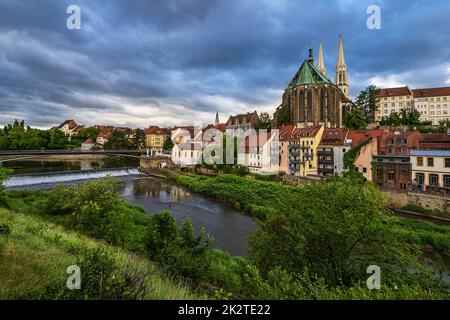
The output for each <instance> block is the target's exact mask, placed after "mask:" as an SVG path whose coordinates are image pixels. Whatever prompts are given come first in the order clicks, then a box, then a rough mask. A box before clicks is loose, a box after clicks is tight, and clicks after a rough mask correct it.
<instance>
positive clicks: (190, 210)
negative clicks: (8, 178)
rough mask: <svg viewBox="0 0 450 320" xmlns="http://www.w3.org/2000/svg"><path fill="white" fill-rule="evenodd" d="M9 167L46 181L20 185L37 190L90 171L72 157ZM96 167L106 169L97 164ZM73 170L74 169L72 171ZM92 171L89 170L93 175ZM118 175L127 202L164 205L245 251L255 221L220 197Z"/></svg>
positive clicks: (155, 208)
mask: <svg viewBox="0 0 450 320" xmlns="http://www.w3.org/2000/svg"><path fill="white" fill-rule="evenodd" d="M9 167H10V168H14V169H16V170H15V172H14V173H17V174H19V173H20V174H19V176H16V178H15V181H19V182H21V181H24V182H25V183H28V182H29V181H30V180H32V181H36V180H40V181H45V182H50V183H43V184H39V185H26V186H23V187H22V188H32V189H41V190H48V189H50V188H52V187H53V186H55V185H56V183H51V181H63V182H62V183H68V184H71V183H80V182H82V181H85V180H79V181H76V182H68V181H67V180H68V179H67V177H64V180H61V176H62V175H64V176H67V175H73V177H74V179H75V178H77V177H79V176H80V171H79V170H80V169H81V171H82V172H84V173H83V175H89V174H90V173H89V171H84V170H83V166H82V165H81V163H77V162H76V161H75V162H71V163H63V162H61V163H55V162H52V163H47V162H42V161H39V162H26V163H24V162H20V163H9ZM19 168H20V169H19ZM97 168H102V169H103V170H107V169H108V168H107V167H106V166H104V165H101V164H99V166H98V167H97ZM17 169H19V170H17ZM61 169H62V170H61ZM73 170H76V172H73V173H72V171H73ZM112 170H118V169H112ZM54 171H58V172H60V171H64V173H60V174H57V173H55V172H54ZM97 174H98V173H97ZM95 175H96V174H95V173H92V176H93V177H95ZM120 179H121V180H122V181H123V187H122V188H121V190H120V191H119V196H120V197H121V198H123V199H125V200H126V201H128V202H129V203H131V204H137V205H141V206H142V207H144V209H145V211H146V213H147V214H149V215H151V214H154V213H157V212H161V211H162V210H164V209H167V210H169V211H170V212H171V213H172V215H173V216H174V217H175V218H176V220H177V223H180V224H181V223H182V221H183V219H184V218H185V217H190V218H191V219H192V224H193V227H194V229H195V230H196V231H197V232H198V231H200V230H201V228H205V231H206V233H207V234H209V235H211V236H212V237H213V240H214V242H213V247H217V248H220V249H223V250H225V251H228V252H229V253H230V254H232V255H236V256H245V254H246V253H247V240H246V238H247V236H249V235H250V234H251V233H253V232H254V231H255V230H256V229H257V225H256V223H255V222H254V221H253V220H252V219H251V218H250V217H248V216H245V215H243V214H241V213H240V212H238V211H237V210H235V209H233V208H232V207H230V206H228V205H227V204H225V203H223V202H221V201H218V200H215V199H211V198H207V197H205V196H203V195H200V194H195V193H192V192H189V191H188V190H186V189H185V188H183V187H180V186H178V185H177V184H175V183H174V182H172V181H170V180H166V179H163V178H154V177H149V176H146V175H142V174H141V175H129V176H125V177H120ZM27 181H28V182H27Z"/></svg>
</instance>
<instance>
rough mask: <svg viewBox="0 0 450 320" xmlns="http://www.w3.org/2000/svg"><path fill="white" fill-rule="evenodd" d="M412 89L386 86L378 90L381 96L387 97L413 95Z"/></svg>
mask: <svg viewBox="0 0 450 320" xmlns="http://www.w3.org/2000/svg"><path fill="white" fill-rule="evenodd" d="M412 94H413V93H412V91H411V89H409V88H408V87H397V88H384V89H380V91H379V92H378V97H379V98H385V97H395V96H409V95H412Z"/></svg>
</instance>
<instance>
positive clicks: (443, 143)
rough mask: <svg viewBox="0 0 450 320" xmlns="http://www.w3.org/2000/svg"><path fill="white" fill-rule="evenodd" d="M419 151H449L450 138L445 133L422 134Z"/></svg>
mask: <svg viewBox="0 0 450 320" xmlns="http://www.w3.org/2000/svg"><path fill="white" fill-rule="evenodd" d="M419 150H450V136H449V135H448V134H446V133H422V134H421V135H420V141H419Z"/></svg>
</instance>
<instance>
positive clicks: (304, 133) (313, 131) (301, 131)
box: [291, 126, 321, 139]
mask: <svg viewBox="0 0 450 320" xmlns="http://www.w3.org/2000/svg"><path fill="white" fill-rule="evenodd" d="M320 128H321V126H311V127H305V128H295V130H294V131H293V132H292V135H291V136H292V138H294V139H300V138H305V137H315V136H316V135H317V133H318V132H319V130H320Z"/></svg>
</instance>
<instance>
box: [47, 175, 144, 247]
mask: <svg viewBox="0 0 450 320" xmlns="http://www.w3.org/2000/svg"><path fill="white" fill-rule="evenodd" d="M117 187H118V180H116V179H115V178H111V177H109V178H105V179H98V180H92V181H89V182H86V183H83V184H79V185H73V186H58V187H56V188H54V189H53V190H52V191H51V192H49V194H48V201H47V208H46V210H47V213H48V214H50V215H54V216H62V215H65V216H67V217H70V219H69V221H68V222H67V223H68V225H69V226H70V227H73V228H75V229H77V230H79V231H81V232H83V233H84V234H87V235H89V236H92V237H95V238H98V239H103V240H106V241H107V242H108V243H110V244H116V245H121V246H123V247H125V248H127V249H130V250H132V251H134V252H141V253H142V252H144V238H145V234H146V226H147V224H148V222H149V218H148V217H147V216H146V215H145V211H144V210H143V208H142V207H139V206H132V205H130V204H128V203H127V202H126V201H124V200H122V199H120V198H119V197H118V196H117V194H116V190H117ZM59 221H61V220H59Z"/></svg>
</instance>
